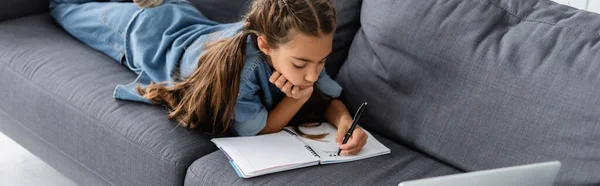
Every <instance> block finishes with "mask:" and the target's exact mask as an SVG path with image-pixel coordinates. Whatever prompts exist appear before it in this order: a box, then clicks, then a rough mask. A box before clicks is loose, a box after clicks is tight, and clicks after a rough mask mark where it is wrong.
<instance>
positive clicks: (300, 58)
mask: <svg viewBox="0 0 600 186" xmlns="http://www.w3.org/2000/svg"><path fill="white" fill-rule="evenodd" d="M327 56H329V55H327ZM327 56H325V58H323V59H321V60H319V62H321V61H323V60H325V59H326V58H327ZM292 57H293V58H294V59H297V60H300V61H304V62H311V63H316V62H314V61H312V60H310V59H306V58H303V57H294V56H292Z"/></svg>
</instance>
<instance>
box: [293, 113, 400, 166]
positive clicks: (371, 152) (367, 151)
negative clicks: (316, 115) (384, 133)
mask: <svg viewBox="0 0 600 186" xmlns="http://www.w3.org/2000/svg"><path fill="white" fill-rule="evenodd" d="M289 129H290V130H291V128H289ZM300 130H301V131H302V132H304V133H305V134H323V133H329V135H327V136H325V137H324V138H323V139H320V140H311V139H307V138H303V137H299V136H298V139H300V140H302V142H304V143H305V144H306V145H308V146H310V147H311V148H312V149H313V150H314V151H315V153H317V154H318V155H319V156H320V159H321V164H328V163H340V162H347V161H356V160H360V159H365V158H370V157H374V156H379V155H383V154H389V153H390V149H389V148H387V147H386V146H384V145H383V144H381V142H379V141H377V139H375V138H374V137H373V136H372V135H371V134H370V133H369V132H368V131H366V130H365V129H363V131H365V133H367V135H368V136H369V138H368V139H367V144H365V146H364V147H363V149H362V150H361V151H360V152H359V153H358V154H357V155H340V156H337V151H338V149H339V148H338V146H337V144H336V142H335V135H336V133H337V128H335V127H334V126H333V125H331V124H329V123H323V124H321V125H320V126H318V127H300Z"/></svg>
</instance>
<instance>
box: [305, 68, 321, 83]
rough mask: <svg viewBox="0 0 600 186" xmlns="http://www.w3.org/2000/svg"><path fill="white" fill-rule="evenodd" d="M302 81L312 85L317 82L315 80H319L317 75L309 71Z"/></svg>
mask: <svg viewBox="0 0 600 186" xmlns="http://www.w3.org/2000/svg"><path fill="white" fill-rule="evenodd" d="M304 79H306V81H310V82H311V83H314V82H316V81H317V79H319V73H316V72H315V71H314V70H311V72H308V73H307V74H306V76H304Z"/></svg>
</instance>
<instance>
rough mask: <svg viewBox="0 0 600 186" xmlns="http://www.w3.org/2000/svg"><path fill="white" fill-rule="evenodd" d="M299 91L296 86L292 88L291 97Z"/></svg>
mask: <svg viewBox="0 0 600 186" xmlns="http://www.w3.org/2000/svg"><path fill="white" fill-rule="evenodd" d="M299 89H300V88H298V87H297V86H294V87H292V91H291V93H292V95H296V94H298V91H299Z"/></svg>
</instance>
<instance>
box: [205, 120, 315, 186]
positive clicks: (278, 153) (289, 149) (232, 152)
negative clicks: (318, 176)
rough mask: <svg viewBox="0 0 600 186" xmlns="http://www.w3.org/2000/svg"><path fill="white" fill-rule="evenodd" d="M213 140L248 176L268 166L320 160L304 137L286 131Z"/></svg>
mask: <svg viewBox="0 0 600 186" xmlns="http://www.w3.org/2000/svg"><path fill="white" fill-rule="evenodd" d="M211 141H213V142H214V143H215V144H216V145H217V146H218V147H219V148H221V150H222V151H224V153H226V155H227V156H228V157H229V158H231V160H233V161H234V163H235V164H236V165H237V166H238V167H239V169H240V171H241V172H242V174H243V175H245V176H244V177H246V176H251V175H255V173H257V172H261V171H265V170H268V169H282V168H283V167H290V166H295V165H298V164H307V163H311V162H315V161H319V159H318V158H317V157H315V156H313V155H312V154H311V153H310V151H308V150H306V148H305V147H304V144H303V143H302V142H301V141H299V140H298V139H297V138H296V137H294V136H292V135H290V134H288V133H287V132H283V131H282V132H278V133H274V134H267V135H259V136H248V137H229V138H214V139H212V140H211ZM267 172H268V171H267ZM255 176H256V175H255Z"/></svg>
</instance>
